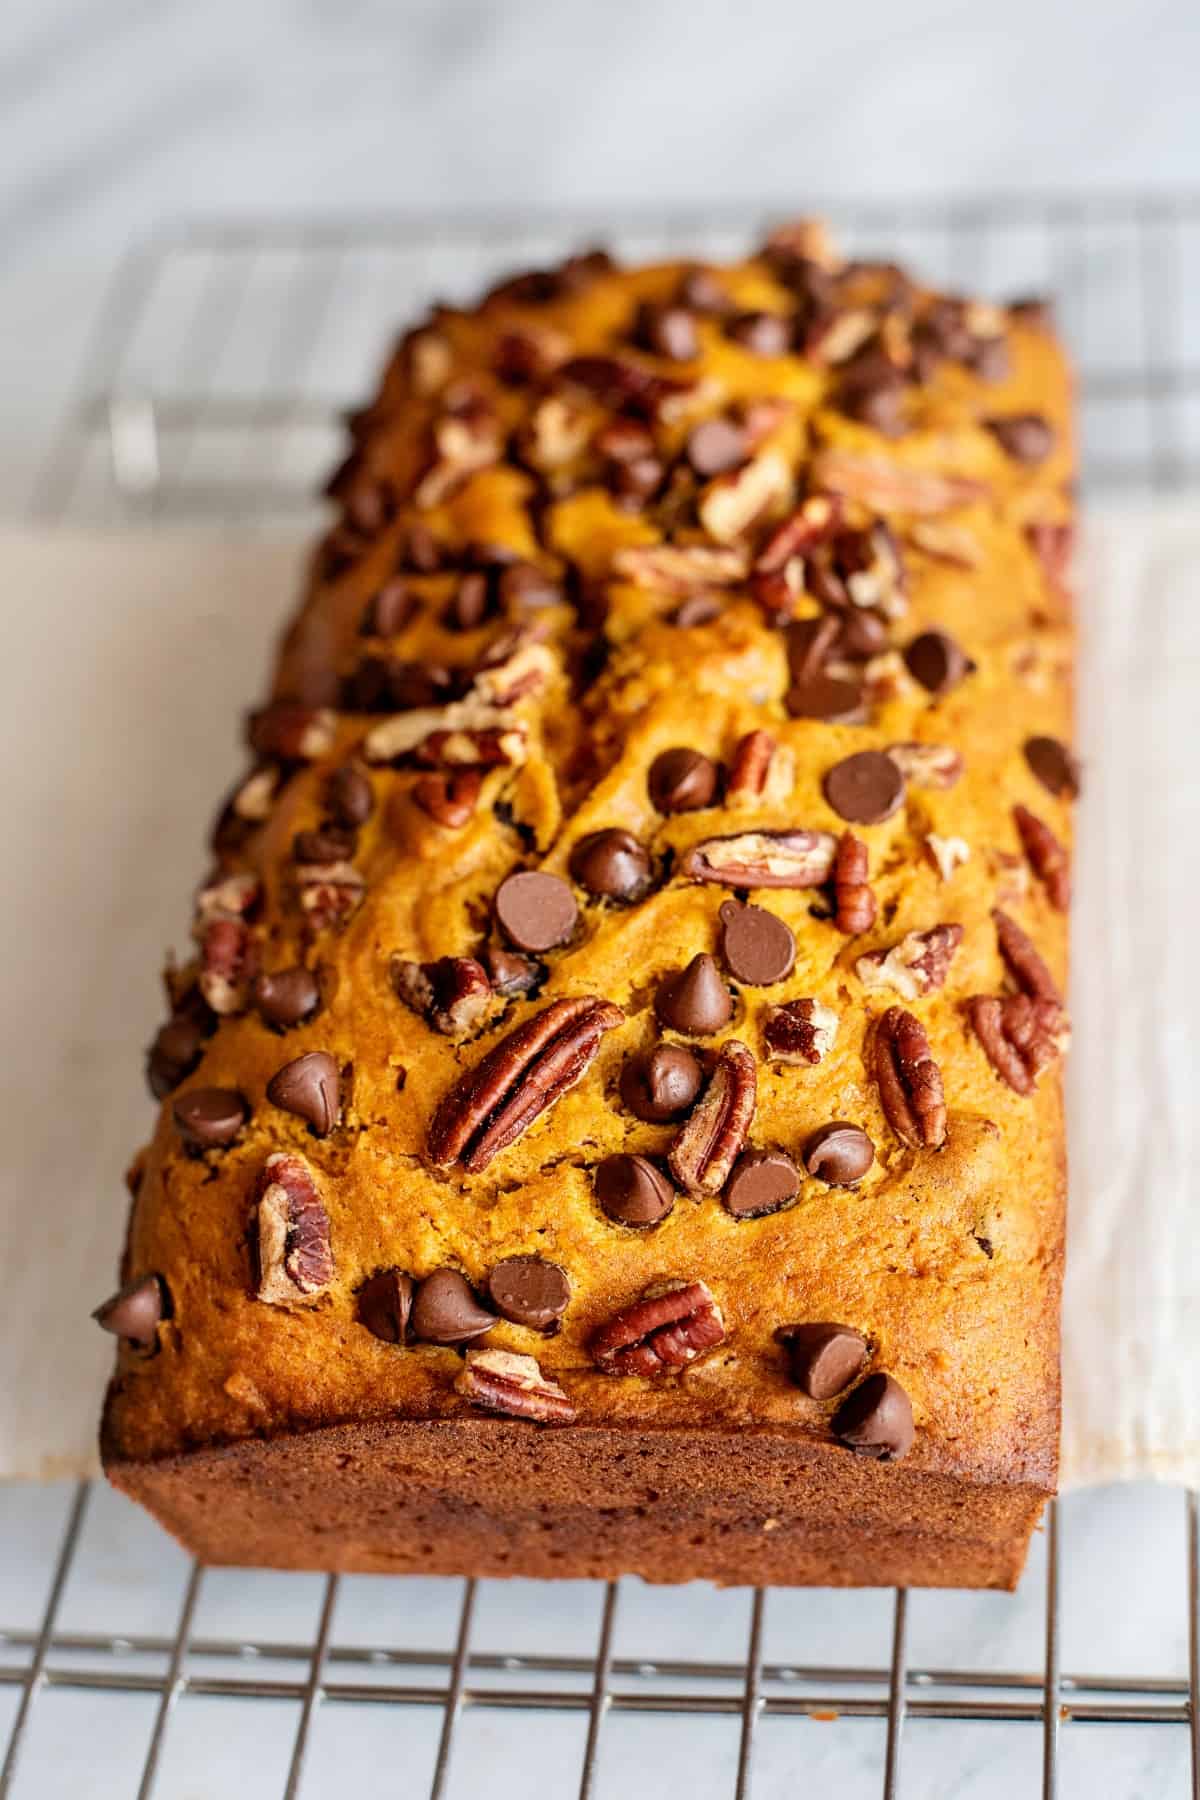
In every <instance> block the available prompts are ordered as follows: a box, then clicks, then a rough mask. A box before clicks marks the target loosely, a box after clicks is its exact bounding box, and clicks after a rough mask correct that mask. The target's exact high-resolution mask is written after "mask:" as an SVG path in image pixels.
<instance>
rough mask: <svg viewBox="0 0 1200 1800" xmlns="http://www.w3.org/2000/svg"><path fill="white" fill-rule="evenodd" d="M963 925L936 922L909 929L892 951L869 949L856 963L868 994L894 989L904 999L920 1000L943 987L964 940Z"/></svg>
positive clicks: (856, 970)
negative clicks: (919, 929)
mask: <svg viewBox="0 0 1200 1800" xmlns="http://www.w3.org/2000/svg"><path fill="white" fill-rule="evenodd" d="M962 939H963V928H962V926H961V925H935V926H934V927H933V928H932V930H930V931H907V932H905V934H904V936H903V937H902V938H901V939H900V942H899V943H898V944H893V945H892V947H891V949H890V950H869V951H868V952H867V954H866V955H865V956H860V957H859V959H858V961H857V962H856V963H855V965H854V971H855V974H856V975H857V976H858V979H859V980H860V981H861V982H862V984H863V986H864V987H865V988H866V990H867V992H868V993H876V994H877V993H879V992H881V991H882V990H883V989H884V988H893V989H894V990H895V991H896V993H897V994H899V995H900V996H901V998H902V999H905V1000H919V999H920V998H921V997H922V995H923V994H931V993H932V992H933V990H934V989H935V988H940V987H944V986H945V984H946V976H947V975H948V974H949V972H950V964H951V962H952V961H953V959H954V952H955V951H956V950H957V949H958V946H959V945H960V944H961V943H962Z"/></svg>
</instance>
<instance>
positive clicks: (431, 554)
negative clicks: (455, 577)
mask: <svg viewBox="0 0 1200 1800" xmlns="http://www.w3.org/2000/svg"><path fill="white" fill-rule="evenodd" d="M399 560H400V562H401V564H402V566H403V567H404V568H406V569H416V571H417V572H418V574H421V575H432V574H434V573H436V571H437V570H438V569H439V568H440V567H441V563H442V553H441V550H440V548H439V547H438V541H437V539H436V538H435V537H434V535H433V533H432V531H430V529H429V527H428V525H425V524H422V523H421V521H420V520H414V521H413V523H412V524H411V525H410V526H409V527H408V529H407V531H406V532H405V533H404V536H403V538H402V539H401V541H400V550H399Z"/></svg>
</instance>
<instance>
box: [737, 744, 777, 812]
mask: <svg viewBox="0 0 1200 1800" xmlns="http://www.w3.org/2000/svg"><path fill="white" fill-rule="evenodd" d="M776 748H777V745H776V742H775V739H774V738H773V737H772V736H771V733H770V732H769V731H748V732H747V733H746V735H745V737H744V738H739V740H738V742H737V744H736V746H735V748H734V752H733V757H732V760H731V762H730V765H729V779H728V781H727V782H726V784H725V797H726V799H727V800H728V801H729V802H731V803H734V804H736V803H737V802H739V801H744V800H757V799H758V798H759V796H760V795H761V794H762V792H763V789H764V788H765V787H766V785H767V776H768V775H769V774H770V771H771V758H772V757H773V756H774V755H775V751H776Z"/></svg>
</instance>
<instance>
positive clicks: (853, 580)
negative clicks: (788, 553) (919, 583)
mask: <svg viewBox="0 0 1200 1800" xmlns="http://www.w3.org/2000/svg"><path fill="white" fill-rule="evenodd" d="M805 566H806V569H807V576H806V585H807V586H808V588H809V589H810V590H811V592H812V593H814V594H815V595H816V596H817V598H818V600H820V601H821V602H822V603H823V604H824V605H826V606H832V607H837V608H841V609H846V608H853V607H857V608H858V609H859V610H860V611H869V610H872V609H873V610H874V611H876V612H878V613H881V614H882V615H883V617H884V618H885V619H900V618H902V617H903V616H904V613H905V612H906V611H907V608H908V578H907V575H906V574H905V569H904V560H903V558H902V556H901V554H900V545H899V544H898V543H897V541H896V538H895V537H894V535H893V534H892V532H891V531H890V530H889V529H888V527H887V526H886V525H885V524H884V523H883V521H882V519H879V520H876V522H875V524H873V525H871V526H868V528H867V529H866V530H865V531H838V532H836V533H835V534H834V535H833V536H832V537H830V538H828V539H827V540H826V541H825V542H824V543H821V544H818V545H817V546H816V547H815V549H814V550H813V551H812V553H811V555H810V556H809V558H808V561H807V563H806V565H805ZM884 641H885V642H886V634H884Z"/></svg>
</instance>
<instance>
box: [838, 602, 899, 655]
mask: <svg viewBox="0 0 1200 1800" xmlns="http://www.w3.org/2000/svg"><path fill="white" fill-rule="evenodd" d="M889 641H890V633H889V632H888V628H887V621H886V620H885V619H881V618H880V616H879V614H878V613H876V612H871V611H869V610H868V608H866V607H865V606H854V607H851V609H850V611H849V612H848V613H847V614H846V615H845V617H844V618H843V619H842V621H841V630H840V632H839V633H838V640H837V648H838V654H839V655H841V656H859V657H871V656H878V655H880V653H881V652H882V651H884V650H886V649H887V647H888V643H889Z"/></svg>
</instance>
